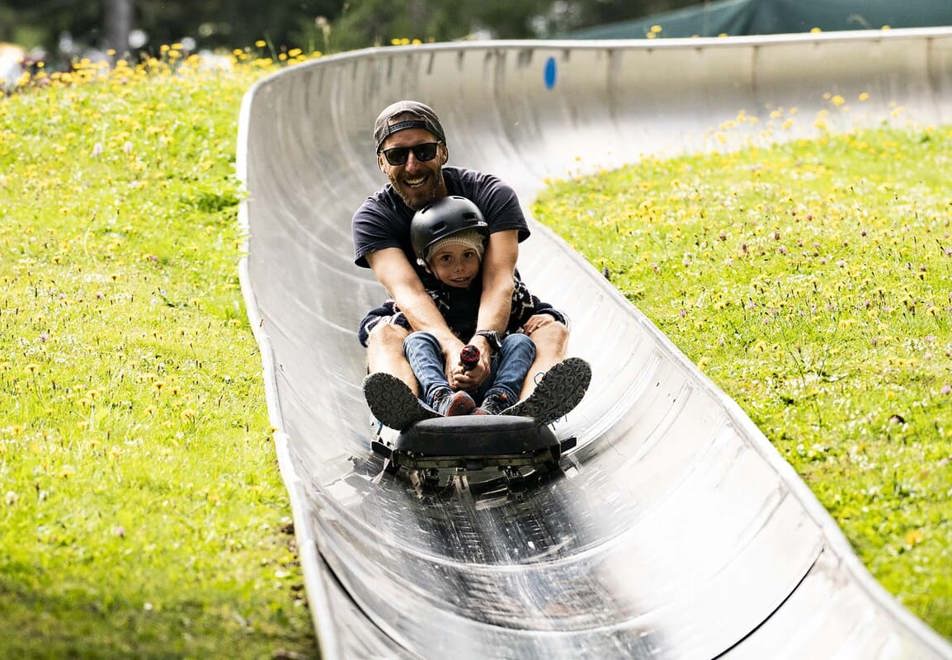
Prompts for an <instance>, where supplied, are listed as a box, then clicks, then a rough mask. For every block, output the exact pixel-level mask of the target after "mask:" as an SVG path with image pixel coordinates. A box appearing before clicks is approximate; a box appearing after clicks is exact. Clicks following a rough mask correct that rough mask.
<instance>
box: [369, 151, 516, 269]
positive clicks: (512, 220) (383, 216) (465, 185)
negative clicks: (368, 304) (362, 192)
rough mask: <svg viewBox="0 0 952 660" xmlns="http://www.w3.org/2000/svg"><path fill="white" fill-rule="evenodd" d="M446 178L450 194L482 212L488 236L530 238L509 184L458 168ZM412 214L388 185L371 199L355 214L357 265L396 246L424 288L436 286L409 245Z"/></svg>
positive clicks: (446, 169)
mask: <svg viewBox="0 0 952 660" xmlns="http://www.w3.org/2000/svg"><path fill="white" fill-rule="evenodd" d="M443 179H444V180H445V181H446V190H447V192H448V193H449V194H450V195H460V196H461V197H466V198H467V199H469V200H471V201H472V202H473V203H474V204H476V206H477V207H478V208H479V210H480V211H482V213H483V217H484V218H485V219H486V223H487V224H488V225H489V233H494V232H497V231H503V230H507V229H516V230H518V231H519V241H520V242H521V241H524V240H525V239H527V238H528V237H529V226H528V224H527V223H526V218H525V216H524V215H523V214H522V209H521V208H520V207H519V200H518V198H517V197H516V193H515V191H514V190H513V189H512V188H510V187H509V186H508V185H506V184H505V183H503V182H502V181H500V180H499V179H497V178H496V177H494V176H493V175H491V174H483V173H481V172H474V171H473V170H466V169H463V168H459V167H444V168H443ZM413 214H414V211H413V209H411V208H410V207H409V206H407V205H406V204H404V202H403V200H402V199H401V198H400V196H399V195H398V194H397V192H396V191H395V190H394V189H393V186H392V185H390V184H389V183H388V184H387V185H386V186H384V188H383V189H382V190H380V191H379V192H376V193H374V194H373V195H371V196H370V197H368V198H367V200H366V201H364V203H363V204H361V205H360V208H359V209H357V212H356V213H354V219H353V224H352V229H353V234H354V263H355V264H357V265H358V266H361V267H363V268H369V267H370V264H368V263H367V255H368V254H369V253H371V252H375V251H377V250H382V249H384V248H392V247H397V248H400V249H402V250H403V252H404V254H406V255H407V260H408V261H409V262H410V263H411V264H412V265H413V267H414V269H415V270H416V272H417V275H419V277H420V280H421V281H422V282H423V286H424V287H432V286H434V285H435V284H437V282H436V280H435V278H434V277H433V276H432V275H430V274H429V273H427V272H426V270H424V269H423V267H421V266H419V265H418V264H417V263H416V255H415V254H414V252H413V245H412V244H411V243H410V221H411V220H413Z"/></svg>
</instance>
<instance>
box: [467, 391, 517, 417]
mask: <svg viewBox="0 0 952 660" xmlns="http://www.w3.org/2000/svg"><path fill="white" fill-rule="evenodd" d="M511 405H512V399H511V398H510V397H509V395H508V394H506V393H505V392H498V391H497V392H491V393H490V394H487V395H486V397H485V398H484V399H483V402H482V403H481V404H479V408H477V409H476V410H477V412H476V413H475V414H477V415H499V414H500V413H502V411H503V410H505V409H506V408H509V407H510V406H511ZM479 411H481V412H479Z"/></svg>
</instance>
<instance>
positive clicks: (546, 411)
mask: <svg viewBox="0 0 952 660" xmlns="http://www.w3.org/2000/svg"><path fill="white" fill-rule="evenodd" d="M591 381H592V368H591V367H590V366H589V365H588V362H586V361H585V360H583V359H582V358H577V357H571V358H567V359H565V360H563V361H562V362H559V363H558V364H556V365H555V366H554V367H552V368H551V369H549V370H548V371H547V372H545V374H544V375H543V376H542V380H540V381H539V384H538V385H536V388H535V390H533V392H532V394H530V395H529V398H528V399H526V400H524V401H520V402H519V403H517V404H516V405H514V406H511V407H509V408H507V409H506V410H503V411H502V413H501V414H503V415H515V416H520V417H531V418H533V419H534V420H536V421H537V422H539V423H540V424H551V423H552V422H554V421H555V420H557V419H558V418H560V417H564V416H565V415H567V414H568V413H569V412H570V411H571V410H572V409H573V408H575V406H577V405H578V404H579V403H580V402H581V401H582V398H583V397H584V396H585V392H586V391H587V390H588V386H589V383H591Z"/></svg>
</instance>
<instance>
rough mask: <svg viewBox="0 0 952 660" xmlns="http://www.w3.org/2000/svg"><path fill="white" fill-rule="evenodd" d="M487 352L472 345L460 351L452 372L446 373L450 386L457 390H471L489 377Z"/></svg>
mask: <svg viewBox="0 0 952 660" xmlns="http://www.w3.org/2000/svg"><path fill="white" fill-rule="evenodd" d="M490 352H491V351H489V350H480V349H479V348H477V347H476V346H473V345H472V344H467V345H466V346H464V347H463V348H461V349H460V352H459V360H457V362H456V366H455V368H454V369H453V371H452V374H450V372H447V379H448V380H449V382H450V386H451V387H453V388H454V389H458V390H473V389H475V388H477V387H479V386H480V385H481V384H482V382H483V381H484V380H486V378H487V377H488V376H489V368H490V363H489V354H490Z"/></svg>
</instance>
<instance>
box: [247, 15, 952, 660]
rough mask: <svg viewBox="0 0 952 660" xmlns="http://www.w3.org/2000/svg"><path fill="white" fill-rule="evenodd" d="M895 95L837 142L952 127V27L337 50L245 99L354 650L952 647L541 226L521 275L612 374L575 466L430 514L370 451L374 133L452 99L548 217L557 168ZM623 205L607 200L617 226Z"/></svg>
mask: <svg viewBox="0 0 952 660" xmlns="http://www.w3.org/2000/svg"><path fill="white" fill-rule="evenodd" d="M860 92H868V93H869V94H870V100H869V101H868V102H866V103H864V104H861V105H860V104H858V103H854V104H852V105H853V106H855V107H854V108H853V109H852V111H851V112H850V113H848V114H847V113H832V112H831V114H830V117H829V120H828V121H829V123H830V125H831V128H832V129H833V130H839V129H843V128H848V127H850V126H856V125H864V124H875V123H878V122H879V121H880V120H882V119H883V118H885V117H887V116H889V115H890V113H892V112H893V110H894V109H895V107H897V106H901V107H902V108H903V110H902V113H903V114H902V117H903V121H905V120H906V119H908V120H913V121H918V122H921V123H938V122H950V121H952V103H950V101H952V30H894V31H892V32H889V33H881V32H875V33H838V34H835V35H802V36H795V37H773V38H740V39H730V40H683V41H680V40H665V41H660V42H524V43H516V42H487V43H471V44H462V45H449V46H445V45H436V46H424V47H416V48H388V49H382V50H380V49H378V50H369V51H362V52H359V53H356V54H347V55H343V56H338V57H333V58H327V59H324V60H321V61H317V62H314V63H311V64H308V65H304V66H299V67H295V68H292V69H288V70H286V71H283V72H281V73H280V74H278V75H275V76H272V77H270V78H268V79H266V80H264V81H262V82H261V83H259V84H258V85H256V86H255V87H254V88H253V89H252V90H251V91H250V92H249V93H248V95H247V96H246V98H245V103H244V105H243V108H242V118H241V134H240V140H239V143H240V145H239V159H238V160H239V163H238V166H239V172H240V174H241V176H242V177H243V178H244V179H245V181H246V182H247V186H248V189H249V191H250V197H249V199H248V200H247V202H246V203H245V205H244V208H243V209H242V217H243V219H244V221H245V222H247V223H248V226H249V231H250V236H249V256H248V259H247V261H246V263H244V264H243V266H242V280H243V286H244V290H245V294H246V298H247V302H248V311H249V315H250V317H251V321H252V325H253V327H254V330H255V332H256V335H257V337H258V340H259V343H260V345H261V348H262V354H263V358H264V368H265V376H266V381H267V388H268V399H269V409H270V412H271V416H272V423H273V424H274V426H275V427H276V428H278V429H280V432H279V434H278V453H279V459H280V461H281V469H282V475H283V476H284V478H285V481H286V482H287V484H288V489H289V493H290V495H291V500H292V505H293V509H294V515H295V523H296V533H297V536H298V541H299V546H300V551H301V559H302V562H303V565H304V569H305V576H306V579H307V588H308V594H309V598H310V602H311V605H312V611H313V612H314V618H315V623H316V625H317V627H318V632H319V636H320V641H321V646H322V650H323V652H324V653H325V656H326V657H329V658H334V657H347V658H350V657H363V656H380V655H386V656H392V655H405V656H407V657H420V656H422V657H439V656H443V655H445V654H446V653H448V652H449V653H453V654H454V656H456V657H513V658H515V657H518V658H526V657H540V658H541V657H545V658H551V657H564V658H576V657H598V656H601V657H660V658H712V657H715V656H718V655H719V654H723V653H725V652H729V655H731V656H737V657H750V658H763V657H768V656H769V657H778V656H784V657H797V658H801V657H830V656H834V655H835V656H837V657H848V658H852V657H856V658H870V657H915V658H923V657H950V656H952V653H950V648H949V646H948V645H947V644H946V642H944V641H943V640H942V639H941V638H939V637H938V636H937V635H935V633H933V632H932V631H931V630H929V629H928V628H927V627H926V626H925V625H923V624H922V623H921V622H919V621H918V620H916V619H915V618H913V617H912V616H911V615H909V614H908V613H907V612H906V611H905V610H904V609H902V608H901V607H900V606H898V605H897V604H896V603H895V601H893V600H892V599H891V598H890V597H889V596H888V595H887V594H886V593H885V592H884V591H883V590H882V589H881V588H880V587H879V586H878V585H877V584H876V583H875V582H874V581H873V580H872V578H871V577H870V576H869V574H868V573H867V572H866V571H865V569H864V568H863V567H862V566H861V565H860V564H859V562H858V561H857V559H856V558H855V556H854V555H853V554H852V552H851V550H850V548H849V546H848V544H847V542H846V541H845V539H844V538H843V537H842V535H841V533H840V532H839V530H838V529H837V528H836V526H835V525H834V523H833V521H832V519H831V518H830V517H829V516H828V515H827V514H826V512H825V511H824V510H823V509H822V508H821V507H820V506H819V504H818V503H817V501H816V500H815V498H814V497H813V496H812V494H811V493H810V492H809V491H808V489H807V488H806V487H805V486H804V484H803V483H802V482H801V481H800V480H799V479H798V477H797V476H796V474H795V473H794V472H793V470H792V469H791V468H790V467H789V466H788V465H787V464H786V463H784V462H783V461H782V459H781V458H780V457H779V455H778V454H777V453H776V452H775V451H774V449H773V448H772V447H771V446H770V444H769V443H768V442H767V441H766V439H765V438H764V437H763V435H762V434H761V433H760V432H759V431H758V430H757V429H756V428H755V427H754V426H753V424H752V423H751V422H750V420H749V419H748V418H747V417H746V415H744V413H743V412H742V411H741V410H740V409H739V408H738V407H737V405H736V404H735V403H734V402H733V401H731V400H730V399H728V398H727V397H726V396H724V394H723V393H722V392H720V391H719V390H718V389H717V388H716V387H714V386H713V385H712V384H711V383H710V382H709V381H708V380H707V379H706V378H705V377H704V376H703V375H702V374H701V373H700V372H699V371H698V369H697V368H696V367H695V366H694V365H692V364H691V363H690V362H688V361H687V360H686V359H685V358H684V356H683V355H681V353H680V352H679V351H678V350H677V349H676V348H675V347H674V346H673V345H672V344H671V343H670V342H669V341H668V340H667V338H666V337H664V336H663V335H662V334H661V333H660V332H659V331H658V330H657V329H656V328H655V327H654V326H653V325H652V324H651V323H650V322H649V321H647V320H646V319H645V318H644V317H643V316H642V315H641V314H640V313H639V312H638V311H637V310H636V309H634V308H633V307H632V306H631V305H630V304H629V303H628V302H627V301H625V300H624V299H623V298H622V297H621V296H620V295H619V294H618V293H617V292H616V291H614V290H613V289H612V288H611V286H610V284H608V283H607V282H606V281H605V280H604V279H603V278H602V277H601V276H600V275H599V274H598V273H597V272H595V271H594V270H593V269H592V268H591V267H589V266H588V265H587V264H586V263H585V262H584V261H583V260H582V259H581V258H579V257H578V256H577V255H575V254H574V253H573V252H572V251H571V250H570V249H568V248H567V247H566V246H565V244H564V243H563V242H562V241H561V240H560V239H558V238H557V237H554V236H553V235H552V234H551V233H550V232H548V231H547V230H545V229H544V228H542V227H539V226H537V225H534V226H533V236H532V238H531V239H530V240H529V241H528V242H527V243H524V244H523V246H522V250H521V252H520V261H519V265H520V270H521V271H522V272H523V274H524V275H525V279H526V280H527V282H528V284H529V286H530V287H531V288H532V289H533V290H534V291H537V292H538V293H539V295H540V296H541V297H542V298H544V299H546V300H549V301H551V302H552V303H554V304H555V305H557V306H559V307H561V308H563V309H565V310H567V311H568V313H569V314H570V316H571V317H572V319H573V323H574V331H573V335H572V344H571V352H572V353H573V354H576V355H580V356H583V357H585V358H587V359H588V360H589V361H590V362H591V364H592V366H593V372H594V377H593V382H592V387H591V389H590V391H589V395H588V396H587V397H586V399H585V400H584V401H583V403H582V405H581V406H580V407H579V408H578V409H577V410H576V411H575V412H574V413H573V414H571V415H570V416H569V418H568V420H567V421H566V422H565V423H563V424H562V425H560V426H557V427H556V431H557V434H558V435H559V436H560V437H566V436H569V435H576V436H578V439H579V444H578V447H577V449H575V450H573V451H572V452H569V454H568V456H567V457H564V458H563V461H562V465H563V468H564V469H565V475H564V476H560V477H559V478H555V479H551V480H549V481H546V482H545V483H542V484H540V485H539V486H537V487H535V488H533V489H530V490H529V491H527V492H525V493H522V494H518V495H511V496H501V495H494V496H484V497H478V498H474V497H467V496H465V495H462V496H459V495H458V496H455V497H442V498H440V497H424V498H421V497H419V496H418V495H417V493H416V492H415V491H414V490H413V489H412V488H411V487H410V486H409V485H408V484H407V483H406V482H405V481H401V480H399V479H393V478H389V477H385V478H383V479H381V480H380V481H379V483H378V482H375V481H374V480H373V479H374V477H375V476H376V475H377V473H378V472H379V471H380V468H381V463H380V459H379V458H377V457H375V456H373V455H372V454H371V452H370V448H369V443H370V440H371V437H372V429H371V427H370V423H369V413H368V410H367V408H366V405H365V403H364V402H363V400H362V396H361V391H360V387H359V383H360V381H361V378H362V376H363V374H364V355H363V351H362V349H361V348H360V346H359V345H358V343H357V341H356V338H355V334H354V329H355V328H356V324H357V321H358V319H359V318H360V316H361V315H362V314H363V312H364V311H365V310H366V309H367V308H369V307H371V306H373V305H376V304H377V303H378V302H379V301H380V300H381V299H382V298H383V296H384V292H383V291H382V289H381V288H380V287H379V286H378V285H377V284H376V282H375V281H374V279H373V276H372V274H371V273H370V272H369V271H366V270H360V269H358V268H356V267H355V266H353V264H352V246H351V236H350V217H351V214H352V213H353V211H354V209H355V208H356V207H357V206H358V205H359V203H360V202H361V201H362V200H363V198H364V197H365V196H366V195H368V194H369V193H370V192H371V191H373V190H375V189H377V188H378V187H379V186H380V185H382V183H383V182H384V181H383V178H382V175H381V174H380V172H379V171H378V170H377V167H376V164H375V160H374V154H373V145H372V140H371V136H370V134H371V126H372V121H373V118H374V117H375V115H376V113H377V112H378V110H379V109H380V108H382V107H384V106H385V105H387V104H388V103H390V102H391V101H393V100H395V99H398V98H404V97H410V98H418V99H421V100H424V101H426V102H428V103H430V104H431V105H432V106H433V107H434V108H435V109H436V110H437V111H438V112H439V114H440V117H441V118H442V120H443V123H444V126H445V128H446V130H447V135H448V136H449V150H450V162H451V164H459V165H463V166H466V167H472V168H475V169H482V170H487V171H491V172H494V173H496V174H498V175H499V176H501V177H502V178H503V179H505V180H506V181H508V182H509V183H511V184H512V185H514V186H515V188H516V189H517V191H518V192H519V194H520V197H521V200H522V202H523V204H525V205H528V204H529V203H530V202H531V200H532V197H533V195H534V194H535V192H536V191H537V190H538V189H539V188H540V187H541V186H542V185H543V181H544V179H545V178H546V177H564V176H567V175H570V174H572V173H575V172H580V171H591V170H593V169H595V168H599V167H611V166H615V165H619V164H622V163H625V162H631V161H634V160H637V159H638V158H639V157H640V156H642V155H645V154H662V155H668V154H674V153H678V152H681V151H685V150H702V149H708V148H714V147H717V148H729V147H731V146H733V145H738V144H741V143H742V142H743V141H744V140H746V139H747V138H748V137H750V135H751V134H752V133H751V132H759V131H761V130H762V129H763V126H764V122H761V123H760V125H754V124H750V123H745V124H743V127H747V128H746V131H748V132H745V129H744V128H743V127H742V128H738V129H735V130H733V131H731V132H730V135H728V136H727V137H728V140H727V144H726V145H724V146H722V145H720V144H719V143H718V142H716V141H714V140H713V139H712V137H713V135H714V132H715V131H716V130H717V127H718V125H719V124H720V123H721V122H722V121H724V120H728V119H732V118H735V117H736V116H737V114H738V112H739V111H740V110H744V111H745V112H746V113H747V114H748V115H762V116H764V117H765V116H766V114H767V113H768V112H769V111H770V109H771V108H775V107H779V106H782V107H784V108H789V107H791V106H797V107H798V109H799V114H800V117H801V118H803V120H802V121H799V122H798V123H797V124H796V125H795V126H794V128H792V129H791V130H790V131H786V132H782V133H783V135H782V136H781V135H779V134H778V136H776V139H779V138H780V137H783V138H784V139H785V138H787V137H796V136H798V135H802V134H806V133H810V132H812V131H813V128H812V117H813V114H814V113H815V112H816V111H818V110H820V109H823V108H828V107H829V104H828V102H827V101H825V100H824V98H823V95H824V93H833V94H840V95H842V96H844V97H845V98H847V99H855V98H856V96H857V95H858V94H859V93H860ZM593 211H594V212H596V213H597V212H598V209H593Z"/></svg>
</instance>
